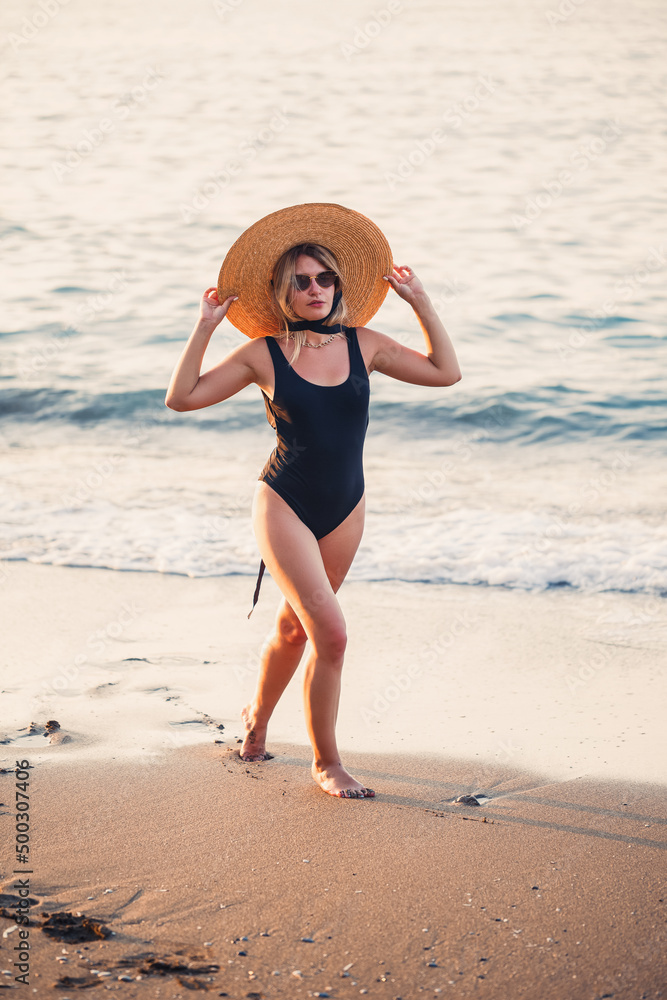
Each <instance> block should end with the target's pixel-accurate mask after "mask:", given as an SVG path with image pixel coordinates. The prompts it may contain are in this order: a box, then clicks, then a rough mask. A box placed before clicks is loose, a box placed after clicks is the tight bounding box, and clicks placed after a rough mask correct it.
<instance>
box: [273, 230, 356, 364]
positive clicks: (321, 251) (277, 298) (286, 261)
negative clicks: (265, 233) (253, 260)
mask: <svg viewBox="0 0 667 1000" xmlns="http://www.w3.org/2000/svg"><path fill="white" fill-rule="evenodd" d="M302 254H303V255H304V256H306V257H312V258H313V259H314V260H316V261H317V262H318V263H319V264H322V266H323V267H325V268H326V269H327V270H328V271H335V273H336V275H337V277H336V285H335V289H336V290H338V289H340V291H341V292H342V293H343V294H342V297H341V299H340V302H339V303H338V305H337V306H336V308H335V310H334V312H333V313H332V315H331V316H330V317H329V318H328V320H327V321H326V325H327V326H332V325H333V324H335V323H343V322H344V321H345V319H346V318H347V307H346V305H345V290H344V288H343V282H342V280H341V276H340V269H339V267H338V261H337V260H336V258H335V256H334V255H333V253H332V252H331V250H327V248H326V247H323V246H320V244H319V243H300V244H299V245H298V246H295V247H291V248H290V249H289V250H286V251H285V253H284V254H283V255H282V257H280V258H279V260H278V261H277V262H276V265H275V267H274V269H273V289H272V294H271V308H272V310H273V312H274V314H275V315H276V317H277V318H278V322H279V323H280V325H281V328H282V330H283V336H286V337H288V338H289V337H291V338H292V339H293V340H294V354H293V355H292V358H291V360H290V362H289V363H290V364H291V365H293V364H294V362H295V361H296V359H297V358H298V357H299V353H300V351H301V348H302V347H303V345H304V344H305V342H306V340H307V337H308V332H307V331H306V330H292V331H290V330H289V329H288V327H287V324H288V322H289V321H290V320H296V321H298V320H300V319H302V317H301V316H297V314H296V313H295V312H294V309H293V308H292V301H291V300H292V295H293V292H294V281H293V278H294V275H295V274H296V262H297V260H298V258H299V257H300V256H301V255H302Z"/></svg>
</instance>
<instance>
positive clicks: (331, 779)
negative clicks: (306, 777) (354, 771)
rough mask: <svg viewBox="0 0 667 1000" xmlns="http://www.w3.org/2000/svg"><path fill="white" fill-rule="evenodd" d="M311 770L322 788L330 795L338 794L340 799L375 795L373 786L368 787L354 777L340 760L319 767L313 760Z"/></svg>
mask: <svg viewBox="0 0 667 1000" xmlns="http://www.w3.org/2000/svg"><path fill="white" fill-rule="evenodd" d="M310 770H311V774H312V776H313V778H314V779H315V781H316V782H317V783H318V785H319V786H320V788H321V789H322V790H323V791H325V792H327V793H328V794H329V795H336V796H337V797H338V798H340V799H371V798H373V797H374V796H375V792H374V791H373V789H372V788H366V787H365V786H364V785H362V784H361V782H360V781H357V780H356V778H353V777H352V775H351V774H350V773H349V772H348V771H346V770H345V768H344V767H343V765H342V764H341V763H340V762H339V763H338V764H330V765H329V766H328V767H322V768H318V767H317V765H316V764H315V761H313V764H312V767H311V769H310Z"/></svg>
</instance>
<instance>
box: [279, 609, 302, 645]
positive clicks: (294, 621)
mask: <svg viewBox="0 0 667 1000" xmlns="http://www.w3.org/2000/svg"><path fill="white" fill-rule="evenodd" d="M277 632H278V636H279V638H280V639H281V640H282V641H283V642H288V643H289V644H290V645H291V646H302V645H303V644H304V643H305V642H306V641H307V639H308V636H307V635H306V631H305V629H304V627H303V625H302V624H301V622H300V621H299V619H298V618H297V617H296V615H285V614H281V615H279V616H278V622H277Z"/></svg>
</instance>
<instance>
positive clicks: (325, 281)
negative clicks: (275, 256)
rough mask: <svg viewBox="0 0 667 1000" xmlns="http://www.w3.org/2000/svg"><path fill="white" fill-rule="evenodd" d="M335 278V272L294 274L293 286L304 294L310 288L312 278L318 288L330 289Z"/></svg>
mask: <svg viewBox="0 0 667 1000" xmlns="http://www.w3.org/2000/svg"><path fill="white" fill-rule="evenodd" d="M337 277H338V275H337V274H336V272H335V271H320V273H319V274H295V275H294V284H295V285H296V287H297V288H298V289H299V291H300V292H305V291H307V290H308V289H309V288H310V283H311V281H312V280H313V278H314V279H315V281H316V282H317V284H318V285H319V286H320V288H331V286H332V285H333V284H334V282H335V281H336V278H337Z"/></svg>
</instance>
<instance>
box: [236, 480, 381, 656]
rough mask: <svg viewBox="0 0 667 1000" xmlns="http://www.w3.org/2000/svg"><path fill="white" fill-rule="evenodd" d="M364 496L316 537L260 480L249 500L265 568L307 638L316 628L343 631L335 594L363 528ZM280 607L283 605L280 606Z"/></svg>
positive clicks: (343, 626) (283, 501) (281, 499)
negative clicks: (325, 532)
mask: <svg viewBox="0 0 667 1000" xmlns="http://www.w3.org/2000/svg"><path fill="white" fill-rule="evenodd" d="M364 512H365V499H364V497H362V499H361V500H360V502H359V503H358V504H357V506H356V507H355V509H354V510H353V511H352V512H351V513H350V514H349V515H348V517H347V518H346V519H345V520H344V521H343V522H342V523H341V524H339V525H338V526H337V527H336V528H334V530H333V531H330V532H329V534H328V535H325V536H324V538H321V539H319V541H318V540H317V539H316V538H315V536H314V534H313V533H312V531H311V530H310V529H309V528H307V527H306V525H305V524H304V523H303V521H301V519H300V518H299V517H298V516H297V514H296V513H295V512H294V511H293V510H292V508H291V507H290V506H289V504H288V503H286V502H285V500H283V498H282V497H281V496H279V495H278V494H277V493H276V492H275V490H272V489H271V487H270V486H268V485H267V484H266V483H264V482H261V481H260V482H258V484H257V489H256V491H255V496H254V499H253V509H252V516H253V529H254V532H255V536H256V538H257V544H258V548H259V551H260V554H261V556H262V558H263V560H264V563H265V565H266V568H267V569H268V571H269V573H270V574H271V576H272V577H273V579H274V580H275V582H276V584H277V585H278V587H279V589H280V591H281V592H282V594H283V596H284V598H285V605H286V607H285V609H284V610H285V612H286V613H287V614H288V615H289V614H290V612H291V613H292V614H293V615H295V616H296V618H297V619H298V621H299V622H300V623H301V625H302V626H303V628H304V630H305V632H306V634H307V636H308V638H310V639H311V640H312V639H313V636H314V635H315V634H316V633H317V631H319V630H320V629H322V628H323V629H327V630H331V629H333V630H339V629H342V630H343V631H344V628H345V622H344V619H343V614H342V611H341V609H340V605H339V603H338V600H337V599H336V596H335V594H336V591H337V590H338V589H339V588H340V586H341V584H342V582H343V580H344V579H345V575H346V574H347V571H348V569H349V567H350V565H351V563H352V560H353V559H354V556H355V553H356V551H357V549H358V547H359V542H360V541H361V535H362V533H363V524H364ZM282 610H283V609H282V608H281V611H282Z"/></svg>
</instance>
